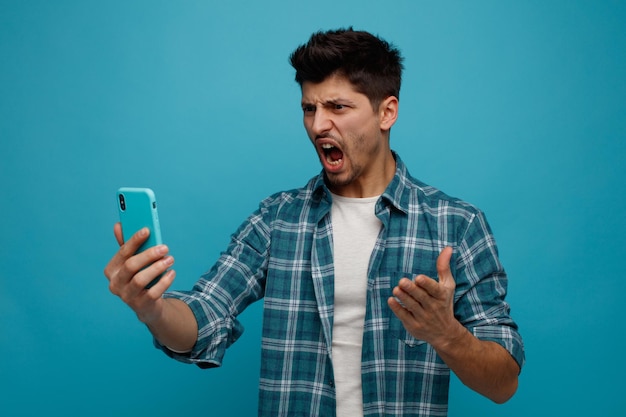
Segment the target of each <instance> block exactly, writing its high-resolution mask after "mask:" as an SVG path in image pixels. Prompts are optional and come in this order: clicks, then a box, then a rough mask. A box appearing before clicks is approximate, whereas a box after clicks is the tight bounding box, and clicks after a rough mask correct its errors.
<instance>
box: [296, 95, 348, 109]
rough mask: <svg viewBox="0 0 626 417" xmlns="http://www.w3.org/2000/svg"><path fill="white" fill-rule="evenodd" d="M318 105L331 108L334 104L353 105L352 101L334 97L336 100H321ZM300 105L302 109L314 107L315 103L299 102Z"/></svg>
mask: <svg viewBox="0 0 626 417" xmlns="http://www.w3.org/2000/svg"><path fill="white" fill-rule="evenodd" d="M320 104H321V105H322V106H332V105H334V104H345V105H349V106H353V105H354V104H355V103H354V102H353V101H352V100H349V99H347V98H340V97H336V98H329V99H327V100H323V101H322V102H321V103H320ZM301 105H302V107H305V106H314V105H315V103H311V102H309V101H306V100H302V101H301Z"/></svg>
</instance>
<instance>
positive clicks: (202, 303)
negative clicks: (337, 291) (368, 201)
mask: <svg viewBox="0 0 626 417" xmlns="http://www.w3.org/2000/svg"><path fill="white" fill-rule="evenodd" d="M394 155H395V154H394ZM395 157H396V162H397V170H396V175H395V177H394V179H393V180H392V182H391V184H389V186H388V188H387V190H386V191H385V193H384V194H383V195H382V197H381V198H380V199H379V201H378V202H377V205H376V215H377V216H378V218H379V219H380V220H381V221H382V223H383V227H382V230H381V232H380V235H379V237H378V239H377V242H376V245H375V248H374V250H373V253H372V256H371V259H370V264H369V268H368V293H367V306H366V316H365V324H364V335H363V351H362V383H363V404H364V415H366V416H445V415H447V408H448V406H447V404H448V386H449V377H450V371H449V369H448V367H447V366H446V365H445V364H444V363H443V361H442V360H441V358H439V356H438V355H437V353H436V352H435V351H434V349H433V348H432V347H431V346H430V345H429V344H427V343H425V342H424V341H421V340H417V339H415V338H414V337H413V336H411V335H410V334H409V333H408V332H407V331H406V330H405V329H404V327H403V326H402V323H401V322H400V320H399V319H397V318H396V317H395V315H394V314H393V313H392V312H391V310H390V309H389V307H388V306H387V298H388V297H389V296H391V290H392V288H393V287H394V286H395V285H396V283H397V282H398V280H399V279H400V278H401V277H404V276H408V277H412V276H415V275H416V274H420V273H423V274H426V275H428V276H431V277H436V276H437V271H436V267H435V265H436V259H437V256H438V255H439V252H440V251H441V250H442V249H443V248H444V247H445V246H452V247H453V248H454V254H453V258H452V260H451V265H452V269H453V275H454V277H455V281H456V285H457V286H456V294H455V315H456V317H457V319H458V320H459V321H460V322H461V323H462V324H463V325H464V326H465V327H467V328H468V329H469V330H470V331H471V332H473V334H474V335H475V336H477V337H478V338H480V339H483V340H492V341H495V342H497V343H499V344H501V345H502V346H504V347H505V348H506V349H507V350H508V351H509V352H510V353H511V355H512V356H513V357H514V358H515V360H516V361H517V362H518V363H519V364H520V366H521V365H522V364H523V362H524V351H523V345H522V340H521V337H520V335H519V334H518V332H517V325H516V324H515V323H514V322H513V320H512V319H511V317H510V316H509V306H508V304H507V303H506V302H505V300H504V298H505V295H506V288H507V277H506V275H505V272H504V270H503V268H502V266H501V264H500V262H499V260H498V254H497V248H496V243H495V241H494V239H493V236H492V234H491V231H490V229H489V226H488V224H487V222H486V220H485V218H484V216H483V214H482V213H481V212H480V211H479V210H478V209H476V208H475V207H473V206H471V205H469V204H467V203H465V202H462V201H460V200H458V199H455V198H451V197H449V196H447V195H445V194H443V193H442V192H440V191H438V190H437V189H435V188H432V187H430V186H427V185H425V184H423V183H421V182H419V181H417V180H415V179H413V178H411V176H410V175H409V173H408V172H407V170H406V167H405V165H404V164H403V162H402V161H401V159H400V158H399V157H398V156H397V155H395ZM330 207H331V197H330V193H329V191H328V189H327V188H326V186H325V185H324V181H323V175H321V174H320V175H319V176H317V177H315V178H313V179H312V180H311V181H310V182H309V183H308V184H307V185H306V186H305V187H304V188H301V189H297V190H292V191H288V192H283V193H278V194H275V195H273V196H271V197H269V198H267V199H266V200H264V201H263V202H262V203H261V204H260V207H259V209H258V210H257V211H256V212H255V213H254V214H252V215H251V216H250V217H249V218H248V219H247V220H246V221H245V222H244V223H243V224H242V225H241V226H240V228H239V230H238V231H237V232H236V233H235V234H234V235H233V236H232V240H231V242H230V245H229V247H228V249H227V250H226V251H225V252H224V253H223V254H222V255H221V257H220V259H219V260H218V262H217V263H216V264H215V266H214V267H213V268H212V269H211V270H210V271H209V272H207V273H206V274H205V275H203V276H202V277H201V279H200V280H199V281H198V282H197V284H196V285H195V286H194V288H193V290H192V291H188V292H171V293H168V294H166V297H177V298H180V299H182V300H184V301H185V302H187V303H188V304H189V305H190V307H191V308H192V310H193V312H194V314H195V315H196V318H197V320H198V325H199V339H198V342H197V344H196V346H195V347H194V349H193V351H192V352H191V353H189V354H183V355H181V354H177V353H175V352H171V351H169V350H167V348H165V347H163V346H159V344H158V342H156V344H157V346H158V347H160V348H161V349H163V350H164V351H165V352H166V353H167V354H168V355H170V356H172V357H174V358H176V359H178V360H181V361H184V362H188V363H195V364H197V365H198V366H201V367H211V366H219V365H221V362H222V358H223V355H224V351H225V350H226V348H228V346H230V344H231V343H233V342H234V341H235V340H236V339H237V338H238V337H239V336H240V335H241V332H242V331H243V327H242V325H241V324H240V323H239V321H238V320H237V316H238V314H239V313H241V311H242V310H243V309H245V308H246V306H248V305H249V304H250V303H252V302H254V301H257V300H259V299H261V298H264V303H265V304H264V310H263V335H262V361H261V376H260V391H259V415H260V416H272V417H276V416H290V417H293V416H334V415H335V392H334V383H333V367H332V360H331V358H332V352H331V335H332V325H333V279H334V278H333V251H332V247H333V245H332V225H331V219H330Z"/></svg>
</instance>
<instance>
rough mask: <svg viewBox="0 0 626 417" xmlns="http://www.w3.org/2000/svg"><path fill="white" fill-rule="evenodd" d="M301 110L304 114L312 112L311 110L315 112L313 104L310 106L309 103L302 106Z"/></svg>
mask: <svg viewBox="0 0 626 417" xmlns="http://www.w3.org/2000/svg"><path fill="white" fill-rule="evenodd" d="M302 111H303V112H304V113H305V114H306V113H313V112H315V106H310V105H306V106H302Z"/></svg>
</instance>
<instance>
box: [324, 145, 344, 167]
mask: <svg viewBox="0 0 626 417" xmlns="http://www.w3.org/2000/svg"><path fill="white" fill-rule="evenodd" d="M322 151H323V152H324V155H325V157H326V162H327V163H328V164H329V165H333V166H334V165H339V164H340V163H341V161H342V159H343V152H342V151H341V149H339V148H337V147H336V146H333V145H331V144H330V143H324V144H322Z"/></svg>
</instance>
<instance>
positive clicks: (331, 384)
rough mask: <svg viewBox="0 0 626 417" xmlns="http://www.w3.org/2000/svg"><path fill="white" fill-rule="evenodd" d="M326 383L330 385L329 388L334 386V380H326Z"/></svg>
mask: <svg viewBox="0 0 626 417" xmlns="http://www.w3.org/2000/svg"><path fill="white" fill-rule="evenodd" d="M328 385H330V387H331V388H335V381H333V380H332V379H331V380H330V381H328Z"/></svg>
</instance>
